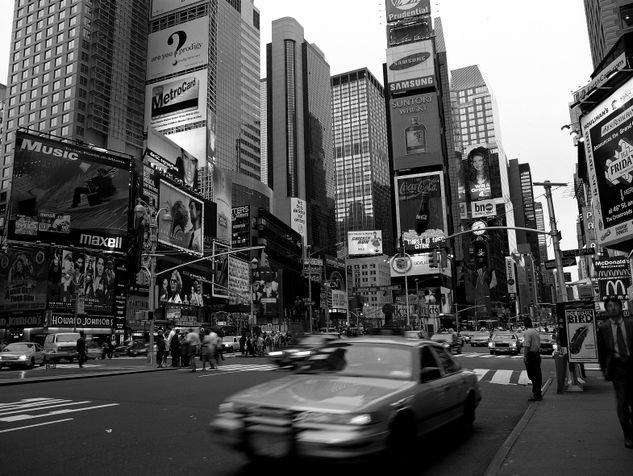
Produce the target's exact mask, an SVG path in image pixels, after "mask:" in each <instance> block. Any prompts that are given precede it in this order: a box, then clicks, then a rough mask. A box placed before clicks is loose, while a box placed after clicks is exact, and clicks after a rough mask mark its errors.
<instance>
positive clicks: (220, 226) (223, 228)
mask: <svg viewBox="0 0 633 476" xmlns="http://www.w3.org/2000/svg"><path fill="white" fill-rule="evenodd" d="M232 188H233V180H232V179H231V176H230V175H229V173H228V171H227V170H224V169H222V168H220V167H218V166H214V167H213V201H214V202H215V203H216V205H217V207H218V214H217V231H216V234H217V239H218V241H220V242H222V243H226V244H229V243H231V238H232V236H231V226H232V223H231V213H232V211H231V210H232V205H231V204H232V203H233V199H232V197H231V191H232Z"/></svg>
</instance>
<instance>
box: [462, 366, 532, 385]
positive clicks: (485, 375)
mask: <svg viewBox="0 0 633 476" xmlns="http://www.w3.org/2000/svg"><path fill="white" fill-rule="evenodd" d="M472 371H473V372H475V375H477V380H478V381H479V382H486V383H492V384H496V385H531V384H532V382H531V381H530V379H529V378H528V377H527V372H526V371H525V370H522V371H518V370H503V369H501V370H494V369H472Z"/></svg>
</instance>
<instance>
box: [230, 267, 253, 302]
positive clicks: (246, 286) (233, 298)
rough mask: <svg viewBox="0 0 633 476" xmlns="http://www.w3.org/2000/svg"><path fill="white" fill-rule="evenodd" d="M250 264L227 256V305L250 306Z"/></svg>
mask: <svg viewBox="0 0 633 476" xmlns="http://www.w3.org/2000/svg"><path fill="white" fill-rule="evenodd" d="M250 288H251V282H250V263H249V262H248V261H244V260H241V259H238V258H236V257H235V256H232V255H229V290H230V291H229V304H247V305H249V306H250V304H251V303H250V301H249V300H248V297H249V296H250Z"/></svg>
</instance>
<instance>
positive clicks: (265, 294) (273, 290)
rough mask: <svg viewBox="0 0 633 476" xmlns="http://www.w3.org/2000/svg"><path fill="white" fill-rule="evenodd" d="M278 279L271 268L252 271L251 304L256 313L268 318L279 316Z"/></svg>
mask: <svg viewBox="0 0 633 476" xmlns="http://www.w3.org/2000/svg"><path fill="white" fill-rule="evenodd" d="M280 292H281V290H280V289H279V278H278V276H277V271H275V270H273V269H272V268H256V269H255V270H253V304H254V306H255V307H256V308H257V313H258V314H262V315H264V316H268V317H274V316H277V315H278V314H279V297H280Z"/></svg>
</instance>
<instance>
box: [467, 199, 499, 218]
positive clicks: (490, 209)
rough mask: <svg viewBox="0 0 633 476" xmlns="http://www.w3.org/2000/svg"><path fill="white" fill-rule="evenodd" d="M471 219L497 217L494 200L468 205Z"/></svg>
mask: <svg viewBox="0 0 633 476" xmlns="http://www.w3.org/2000/svg"><path fill="white" fill-rule="evenodd" d="M470 210H471V213H472V217H473V218H485V217H494V216H497V204H496V201H495V200H481V201H478V202H471V203H470Z"/></svg>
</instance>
